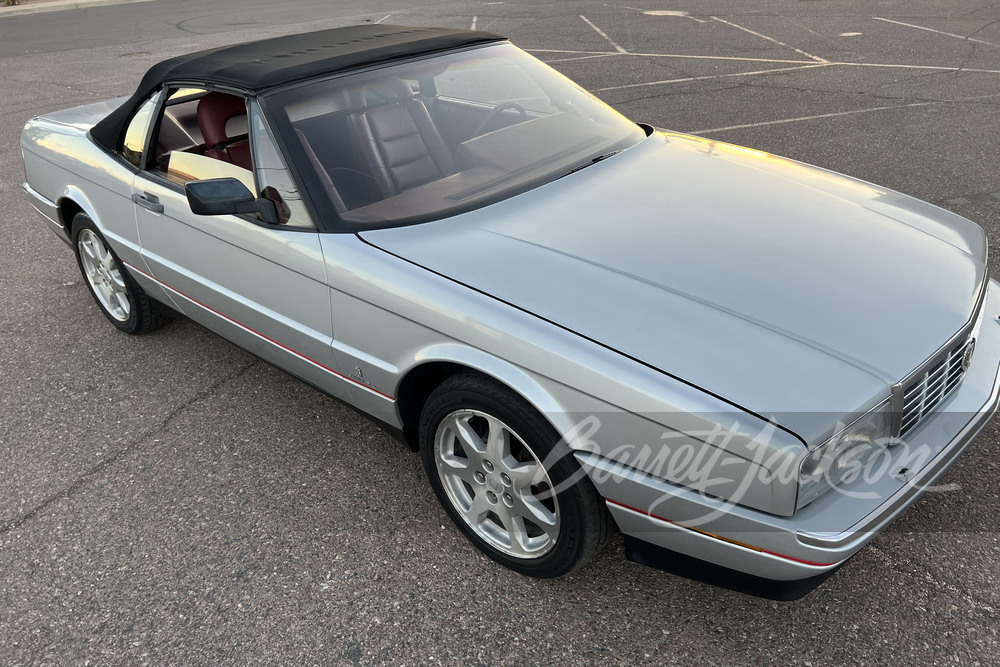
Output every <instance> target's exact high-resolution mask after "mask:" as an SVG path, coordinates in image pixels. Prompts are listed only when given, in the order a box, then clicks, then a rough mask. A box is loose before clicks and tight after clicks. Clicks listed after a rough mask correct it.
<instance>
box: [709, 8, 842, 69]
mask: <svg viewBox="0 0 1000 667" xmlns="http://www.w3.org/2000/svg"><path fill="white" fill-rule="evenodd" d="M712 20H713V21H718V22H719V23H725V24H726V25H728V26H732V27H734V28H737V29H739V30H742V31H743V32H746V33H750V34H751V35H753V36H755V37H760V38H761V39H766V40H767V41H769V42H772V43H774V44H777V45H778V46H783V47H785V48H786V49H791V50H792V51H795V52H796V53H799V54H802V55H804V56H805V57H806V58H809V59H811V60H815V61H816V62H818V63H826V62H829V61H828V60H827V59H826V58H820V57H819V56H814V55H813V54H811V53H806V52H805V51H803V50H802V49H797V48H795V47H794V46H791V45H790V44H785V43H784V42H779V41H778V40H776V39H775V38H774V37H768V36H767V35H762V34H760V33H759V32H754V31H753V30H751V29H750V28H744V27H743V26H741V25H737V24H735V23H731V22H729V21H727V20H725V19H720V18H719V17H718V16H713V17H712Z"/></svg>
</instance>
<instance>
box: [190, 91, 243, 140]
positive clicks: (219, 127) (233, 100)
mask: <svg viewBox="0 0 1000 667" xmlns="http://www.w3.org/2000/svg"><path fill="white" fill-rule="evenodd" d="M246 112H247V104H246V101H245V100H244V99H243V98H242V97H237V96H236V95H227V94H225V93H209V94H208V95H205V96H204V97H203V98H201V99H200V100H198V128H199V129H200V130H201V136H202V138H203V139H204V140H205V145H206V146H208V147H209V148H212V147H214V146H217V145H219V144H222V143H225V141H226V139H228V138H229V136H228V135H227V134H226V123H228V122H229V119H231V118H235V117H237V116H245V115H246Z"/></svg>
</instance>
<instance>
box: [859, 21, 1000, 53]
mask: <svg viewBox="0 0 1000 667" xmlns="http://www.w3.org/2000/svg"><path fill="white" fill-rule="evenodd" d="M872 18H873V19H875V20H876V21H884V22H885V23H895V24H896V25H902V26H906V27H907V28H916V29H917V30H926V31H927V32H934V33H937V34H939V35H945V36H947V37H955V38H957V39H964V40H965V41H967V42H975V43H976V44H985V45H986V46H993V47H996V48H998V49H1000V44H994V43H993V42H987V41H986V40H983V39H975V38H974V37H966V36H964V35H956V34H955V33H953V32H945V31H944V30H935V29H934V28H927V27H925V26H922V25H913V24H912V23H903V22H902V21H893V20H892V19H884V18H882V17H880V16H873V17H872Z"/></svg>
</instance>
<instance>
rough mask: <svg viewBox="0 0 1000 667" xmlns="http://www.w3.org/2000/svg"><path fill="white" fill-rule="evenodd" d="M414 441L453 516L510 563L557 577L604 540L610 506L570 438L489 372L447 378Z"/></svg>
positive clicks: (505, 563) (433, 396) (473, 537)
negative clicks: (573, 449)
mask: <svg viewBox="0 0 1000 667" xmlns="http://www.w3.org/2000/svg"><path fill="white" fill-rule="evenodd" d="M491 436H492V437H491ZM420 448H421V456H422V458H423V463H424V468H425V470H426V471H427V476H428V477H429V479H430V482H431V486H432V487H433V489H434V492H435V494H437V497H438V500H440V501H441V504H442V505H443V506H444V508H445V510H446V511H447V512H448V515H449V516H450V517H451V519H452V521H454V522H455V525H457V526H458V527H459V529H460V530H461V531H462V532H463V533H465V535H466V536H467V537H468V538H469V539H470V540H471V541H472V543H473V544H475V545H476V547H478V548H479V549H480V550H481V551H482V552H483V553H485V554H486V555H487V556H489V557H490V558H492V559H493V560H494V561H496V562H498V563H500V564H501V565H503V566H505V567H508V568H510V569H511V570H514V571H516V572H519V573H521V574H524V575H527V576H531V577H539V578H551V577H559V576H562V575H564V574H568V573H570V572H572V571H574V570H576V569H577V568H579V567H581V566H582V565H584V564H585V563H586V562H587V561H588V560H590V558H591V557H592V556H593V555H594V554H595V553H597V551H598V549H600V547H601V545H602V544H603V543H604V542H605V540H606V539H607V535H608V526H609V520H610V519H609V516H608V512H607V509H606V508H605V507H604V503H603V502H602V500H601V498H600V496H599V495H598V494H597V491H596V490H595V489H594V486H593V484H591V482H590V480H589V479H588V478H587V477H586V475H585V474H584V473H583V471H582V470H581V469H580V466H579V464H578V463H577V462H576V459H575V458H574V457H573V455H572V453H571V450H570V449H569V447H568V446H567V445H566V444H565V443H564V442H562V440H561V439H560V437H559V434H558V433H557V432H556V430H555V429H554V428H553V427H552V426H551V424H549V423H548V422H547V421H546V420H545V419H543V418H542V416H541V415H540V414H539V413H538V412H537V411H535V409H534V408H532V407H531V405H529V404H528V403H527V401H525V400H524V399H523V398H521V397H520V396H519V395H517V394H516V393H514V392H513V391H511V390H510V389H509V388H507V387H505V386H504V385H502V384H500V383H498V382H496V381H495V380H492V379H490V378H487V377H484V376H481V375H478V374H474V373H460V374H458V375H454V376H452V377H450V378H449V379H447V380H445V381H444V382H443V383H442V384H441V386H440V387H438V388H437V389H436V390H435V391H434V393H432V394H431V396H430V398H429V399H428V400H427V403H426V405H425V406H424V409H423V412H422V413H421V419H420ZM553 490H554V491H555V493H553Z"/></svg>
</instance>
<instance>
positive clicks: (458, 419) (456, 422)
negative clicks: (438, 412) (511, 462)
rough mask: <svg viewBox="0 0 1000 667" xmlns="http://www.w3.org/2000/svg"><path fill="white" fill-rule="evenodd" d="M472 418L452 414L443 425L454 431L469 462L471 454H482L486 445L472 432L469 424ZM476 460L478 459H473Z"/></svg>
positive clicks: (467, 415)
mask: <svg viewBox="0 0 1000 667" xmlns="http://www.w3.org/2000/svg"><path fill="white" fill-rule="evenodd" d="M471 418H472V415H471V414H458V413H456V414H454V415H451V417H449V418H448V419H447V420H446V421H445V423H444V425H445V426H447V428H449V429H450V430H452V431H454V433H455V437H457V438H458V441H459V442H460V443H461V445H462V448H463V449H465V453H466V455H468V456H469V457H470V459H469V460H470V461H471V460H472V458H473V453H475V454H482V453H483V452H485V451H486V443H484V442H483V439H482V438H480V437H479V435H478V434H477V433H476V432H475V431H474V430H473V428H472V425H471V424H469V420H470V419H471ZM475 458H477V459H478V457H475Z"/></svg>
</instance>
